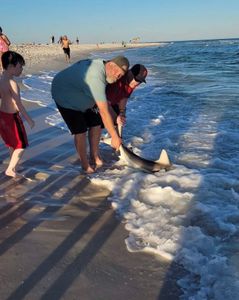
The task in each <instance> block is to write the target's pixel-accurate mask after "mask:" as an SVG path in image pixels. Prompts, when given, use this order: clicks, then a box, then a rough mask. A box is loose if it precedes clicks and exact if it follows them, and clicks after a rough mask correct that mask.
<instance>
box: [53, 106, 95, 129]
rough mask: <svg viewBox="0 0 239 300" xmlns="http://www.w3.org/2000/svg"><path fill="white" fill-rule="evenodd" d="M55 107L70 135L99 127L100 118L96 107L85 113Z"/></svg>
mask: <svg viewBox="0 0 239 300" xmlns="http://www.w3.org/2000/svg"><path fill="white" fill-rule="evenodd" d="M56 106H57V108H58V110H59V112H60V114H61V116H62V118H63V119H64V121H65V123H66V125H67V127H68V128H69V129H70V132H71V134H78V133H84V132H86V131H87V130H88V129H89V128H91V127H95V126H100V125H101V117H100V113H99V110H98V108H97V106H94V107H92V108H90V109H87V110H86V111H85V112H81V111H79V110H73V109H69V108H64V107H62V106H60V105H58V104H56Z"/></svg>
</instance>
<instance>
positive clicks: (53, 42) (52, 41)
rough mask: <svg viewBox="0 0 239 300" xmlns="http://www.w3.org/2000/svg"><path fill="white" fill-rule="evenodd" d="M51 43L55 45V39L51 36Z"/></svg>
mask: <svg viewBox="0 0 239 300" xmlns="http://www.w3.org/2000/svg"><path fill="white" fill-rule="evenodd" d="M51 43H52V44H55V37H54V35H52V37H51Z"/></svg>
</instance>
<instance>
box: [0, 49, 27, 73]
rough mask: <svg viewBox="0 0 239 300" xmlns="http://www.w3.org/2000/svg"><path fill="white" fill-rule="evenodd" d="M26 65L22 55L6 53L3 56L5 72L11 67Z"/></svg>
mask: <svg viewBox="0 0 239 300" xmlns="http://www.w3.org/2000/svg"><path fill="white" fill-rule="evenodd" d="M18 63H19V64H21V65H22V66H24V65H25V60H24V58H23V57H22V56H21V54H19V53H17V52H14V51H6V52H4V53H3V55H2V67H3V69H4V70H6V69H7V68H8V66H9V65H14V66H16V65H17V64H18Z"/></svg>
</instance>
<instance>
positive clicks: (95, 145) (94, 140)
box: [89, 126, 103, 167]
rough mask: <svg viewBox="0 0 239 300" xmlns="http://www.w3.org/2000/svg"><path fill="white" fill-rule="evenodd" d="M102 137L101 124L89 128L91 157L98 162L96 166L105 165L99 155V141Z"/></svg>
mask: <svg viewBox="0 0 239 300" xmlns="http://www.w3.org/2000/svg"><path fill="white" fill-rule="evenodd" d="M100 137H101V126H95V127H91V128H90V130H89V144H90V157H91V159H92V160H93V161H94V163H95V164H96V167H100V166H102V165H103V161H102V159H101V158H100V156H99V143H100Z"/></svg>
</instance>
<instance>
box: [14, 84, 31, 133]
mask: <svg viewBox="0 0 239 300" xmlns="http://www.w3.org/2000/svg"><path fill="white" fill-rule="evenodd" d="M10 85H11V89H12V91H11V92H12V98H13V100H14V102H15V104H16V107H17V109H18V110H19V112H20V113H21V115H22V116H23V117H24V118H25V119H26V121H27V123H28V124H29V126H30V127H31V128H32V127H33V126H34V125H35V122H34V121H33V120H32V118H31V117H30V116H29V115H28V113H27V112H26V110H25V107H24V106H23V104H22V101H21V97H20V90H19V87H18V85H17V83H16V82H15V81H14V80H11V82H10Z"/></svg>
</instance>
